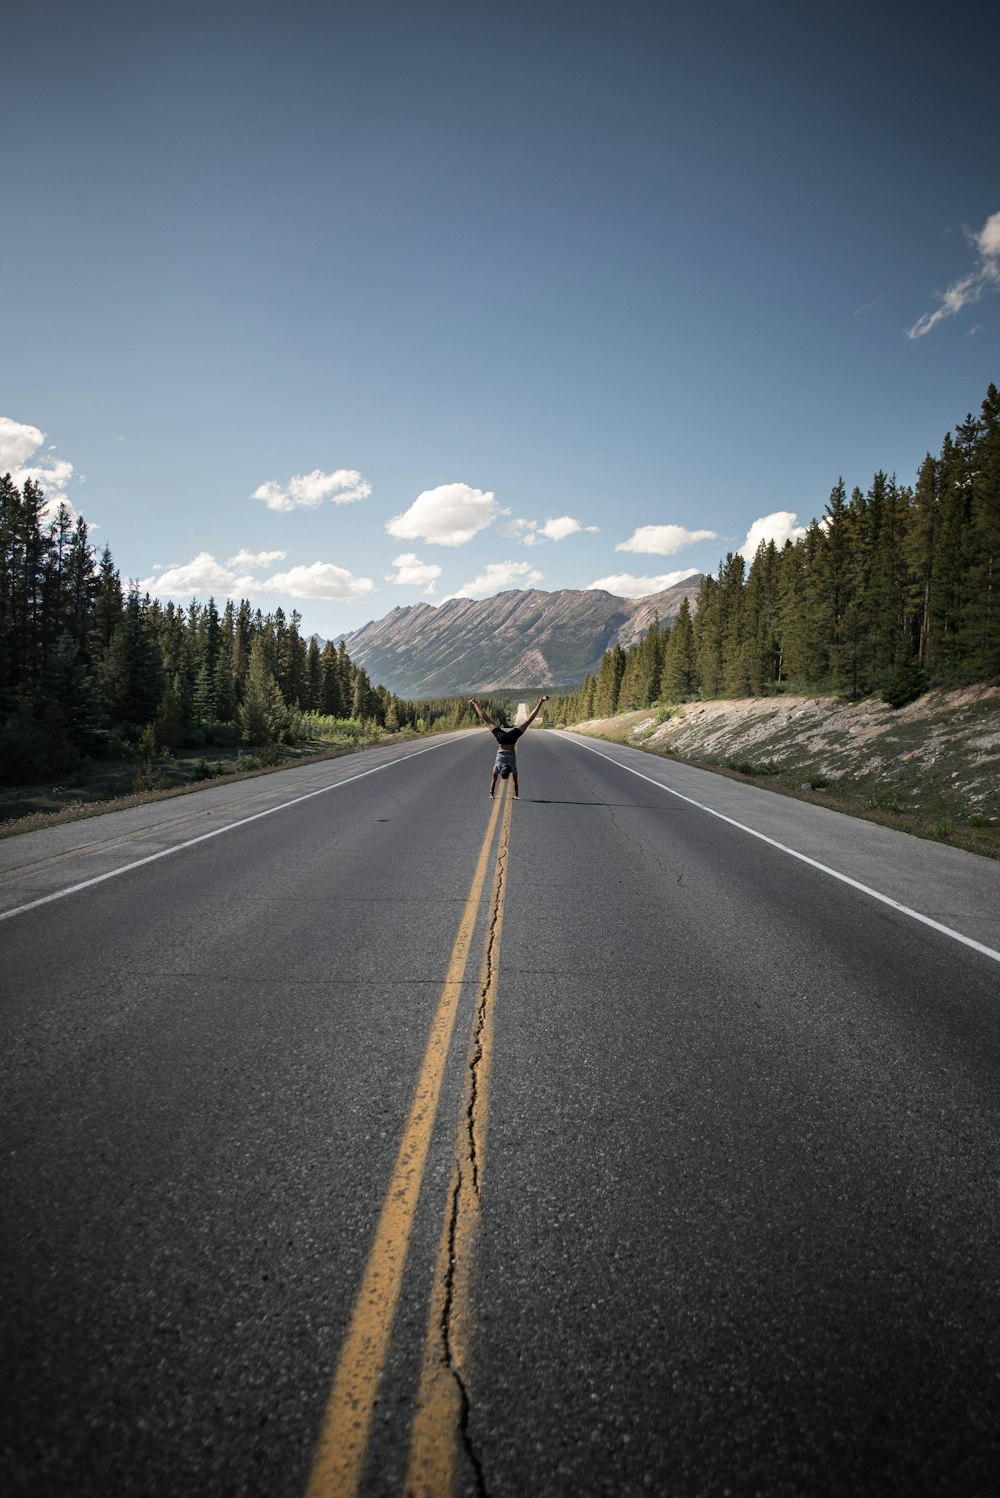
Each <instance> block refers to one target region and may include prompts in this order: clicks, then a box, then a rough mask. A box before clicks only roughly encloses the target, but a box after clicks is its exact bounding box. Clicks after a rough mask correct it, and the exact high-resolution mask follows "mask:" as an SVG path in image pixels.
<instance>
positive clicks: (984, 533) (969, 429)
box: [0, 385, 1000, 783]
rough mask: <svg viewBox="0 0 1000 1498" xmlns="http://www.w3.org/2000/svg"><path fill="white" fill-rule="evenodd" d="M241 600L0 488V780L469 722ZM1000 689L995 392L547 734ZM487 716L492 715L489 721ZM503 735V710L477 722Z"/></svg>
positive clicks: (840, 488)
mask: <svg viewBox="0 0 1000 1498" xmlns="http://www.w3.org/2000/svg"><path fill="white" fill-rule="evenodd" d="M301 622H302V621H301V616H300V615H299V614H298V612H293V613H292V614H291V617H290V618H289V617H286V615H285V613H284V612H283V610H282V609H280V608H278V609H276V610H275V611H274V612H273V613H271V614H267V615H264V614H262V613H261V611H260V609H259V608H258V609H255V608H253V607H252V606H251V604H250V603H249V602H248V601H247V600H246V599H243V600H241V601H240V602H239V603H235V602H234V601H233V600H228V601H227V602H226V603H225V604H224V606H223V608H222V609H221V611H220V610H219V609H218V608H217V606H216V604H215V602H214V601H213V600H209V602H208V603H207V604H200V603H198V602H192V603H190V604H188V605H187V606H183V605H177V604H175V603H173V602H172V601H171V602H167V603H166V604H164V603H161V602H160V601H159V600H157V599H155V598H151V597H150V596H149V595H148V594H146V595H144V596H141V595H140V594H139V591H138V589H137V588H136V587H135V586H123V584H122V580H121V578H120V576H119V573H118V571H117V570H116V568H115V565H114V561H113V558H112V556H111V553H110V550H109V549H108V548H107V547H105V548H104V549H103V551H101V552H100V553H98V551H97V549H96V548H95V547H94V546H93V545H92V544H91V542H90V539H89V535H88V528H87V523H86V521H85V520H84V519H83V518H82V517H77V518H74V517H73V515H72V514H71V512H70V511H69V510H68V508H67V507H66V506H65V505H60V507H59V509H58V511H57V513H56V514H55V516H54V517H53V518H51V519H49V518H46V505H45V495H44V493H43V491H42V489H41V488H40V487H39V485H38V484H37V483H35V482H34V481H33V480H31V479H26V480H25V482H24V484H23V485H22V486H21V487H19V486H18V485H17V484H16V483H15V482H14V481H13V479H12V477H11V476H10V475H9V474H8V475H7V476H6V477H4V478H0V775H2V778H3V779H5V780H7V781H8V782H10V783H16V782H19V781H25V780H27V779H30V778H31V777H33V776H38V775H39V774H59V773H62V772H63V771H64V770H67V769H71V768H72V767H73V766H74V764H76V763H78V762H79V761H80V759H81V757H84V756H87V757H95V758H100V757H102V756H105V757H111V756H115V755H119V756H121V755H128V754H130V753H131V754H133V755H141V756H144V757H146V758H149V757H151V756H152V755H153V754H154V753H157V752H160V751H164V750H165V751H171V750H173V749H175V748H182V747H187V748H197V747H199V746H201V745H210V744H218V745H230V746H232V745H235V744H247V745H254V746H274V745H276V744H278V743H279V742H282V741H284V742H293V741H295V740H296V739H308V738H314V737H323V736H324V734H325V735H326V736H332V735H333V731H334V729H335V728H337V727H338V726H339V727H340V729H342V730H343V731H344V732H345V733H347V734H351V733H353V734H355V735H359V734H363V733H365V732H374V731H379V732H385V731H389V732H392V731H396V730H401V729H407V728H409V729H413V730H416V731H418V732H420V731H423V730H425V729H427V728H431V727H447V728H452V727H459V726H462V725H465V724H472V723H474V722H476V721H477V720H476V719H475V718H474V717H473V716H472V712H471V709H470V708H468V706H467V704H466V703H465V702H462V701H457V700H455V699H441V700H439V701H423V702H410V701H403V700H401V699H399V698H398V697H396V696H395V695H393V694H392V693H390V692H388V691H387V690H386V689H385V688H384V687H382V686H379V685H377V684H374V683H372V682H371V680H370V679H369V677H368V675H367V673H366V672H365V670H364V669H363V668H362V667H360V666H357V665H355V664H354V663H353V662H352V661H351V660H350V658H349V657H348V655H347V652H346V650H345V648H344V645H343V642H341V644H340V645H339V646H337V645H335V644H334V643H333V642H327V643H326V644H325V645H324V646H323V647H322V648H320V646H319V643H318V642H317V640H316V639H315V638H305V637H303V635H302V634H301V632H300V626H301ZM997 680H1000V392H998V390H997V388H996V386H995V385H990V387H989V389H988V391H987V394H986V398H985V400H984V401H983V404H982V409H981V413H980V414H979V415H978V416H971V415H970V416H968V417H967V418H966V420H965V421H964V422H963V423H962V424H961V425H960V426H958V427H957V428H956V429H955V431H954V433H949V435H948V436H947V437H946V438H945V440H944V443H943V445H942V447H941V451H940V453H939V455H938V456H937V457H934V456H932V455H931V454H928V455H927V457H926V458H925V459H924V461H923V463H922V464H921V465H920V469H919V472H918V473H917V476H916V480H915V482H914V484H913V485H912V486H906V485H902V484H900V483H899V482H898V481H897V479H896V478H895V477H890V476H888V475H887V474H885V473H882V472H879V473H876V474H875V476H874V478H873V480H872V482H871V485H870V487H869V488H868V489H867V490H864V491H862V490H861V489H860V488H855V489H854V490H853V492H852V493H851V494H850V495H848V493H847V490H846V488H845V485H844V483H843V481H840V482H838V483H837V484H836V485H835V486H834V488H833V490H832V492H831V494H830V497H829V500H828V501H827V504H826V507H825V510H824V513H823V515H822V516H821V517H820V518H819V519H814V520H813V521H812V522H811V524H810V525H809V526H808V527H807V529H806V531H805V534H804V535H803V536H802V537H801V538H800V539H798V540H796V541H794V542H792V541H789V542H787V543H786V544H785V545H784V547H783V548H782V549H780V550H779V549H778V548H777V547H776V546H775V544H774V542H773V541H771V542H767V543H765V544H762V545H761V546H760V547H759V548H758V551H757V553H756V555H755V556H754V557H752V558H750V559H749V567H748V566H747V559H746V558H744V557H743V556H741V555H740V554H738V553H736V554H732V553H730V554H729V555H727V556H726V557H725V559H724V560H723V561H722V563H721V564H720V567H719V571H718V575H717V576H714V577H704V578H703V579H702V582H701V585H700V590H699V593H698V596H697V600H696V606H695V607H694V608H689V607H688V605H687V603H686V602H685V604H684V605H683V606H682V608H681V610H680V612H679V613H678V615H677V618H676V619H675V620H674V621H673V622H672V624H669V623H666V622H664V623H662V624H661V623H656V624H654V625H653V627H652V628H651V629H650V630H649V631H648V632H647V633H646V634H645V635H644V637H643V638H642V639H641V640H639V641H638V642H637V643H636V644H635V645H633V646H631V647H630V648H629V649H624V648H622V647H621V646H616V647H614V648H613V649H611V650H609V651H607V652H606V653H605V655H604V657H603V659H602V661H601V663H600V667H599V669H598V670H597V671H596V673H595V674H594V675H591V676H588V677H587V678H586V680H585V681H584V683H583V684H582V686H581V687H580V688H579V690H577V691H575V692H572V693H569V694H565V695H563V696H561V697H558V698H553V700H552V701H551V702H550V703H549V705H548V711H547V717H548V721H549V722H550V723H551V722H555V723H571V722H576V721H580V720H583V719H587V718H592V717H606V716H610V715H611V714H613V713H615V712H620V711H623V710H626V709H631V708H641V707H645V706H649V705H651V704H653V703H655V702H680V701H685V700H690V699H692V698H698V697H705V698H708V697H743V696H747V695H760V694H766V693H773V692H776V691H781V690H783V689H784V690H795V691H807V692H817V693H833V694H839V695H844V696H849V697H861V696H865V695H868V694H871V693H873V692H879V693H881V694H882V695H883V696H884V697H885V699H886V701H889V702H894V703H902V702H905V701H908V700H912V698H913V697H915V696H916V695H919V693H920V692H921V691H923V690H925V689H926V687H928V686H931V685H939V684H947V685H950V684H960V683H967V682H975V681H987V682H992V681H997ZM487 706H488V709H489V706H490V705H489V704H487ZM492 711H493V714H494V716H497V717H502V716H503V712H504V704H503V703H502V702H501V703H499V704H493V705H492Z"/></svg>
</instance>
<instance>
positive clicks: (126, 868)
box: [0, 739, 451, 921]
mask: <svg viewBox="0 0 1000 1498" xmlns="http://www.w3.org/2000/svg"><path fill="white" fill-rule="evenodd" d="M445 743H451V740H450V739H449V740H446V741H445ZM443 747H444V744H443V743H437V744H428V745H427V747H426V749H415V750H414V751H413V753H412V754H402V755H400V757H399V759H391V760H390V761H389V762H388V764H385V765H373V766H372V768H371V769H370V770H362V771H361V772H360V774H358V775H349V776H348V777H347V779H346V780H333V781H331V782H330V784H329V785H321V786H320V787H319V790H316V791H306V793H305V795H304V796H295V797H293V799H292V800H291V801H282V802H281V804H280V805H279V806H268V807H266V808H265V810H264V811H255V812H254V813H253V815H252V816H249V817H241V818H240V820H239V821H238V822H227V824H226V826H225V827H215V828H213V829H212V831H211V832H201V833H199V834H198V836H197V837H190V838H188V839H187V840H186V842H183V843H175V844H174V846H173V847H172V848H161V849H160V851H159V853H150V854H148V855H147V856H146V857H145V858H137V859H136V860H135V861H134V862H133V863H123V864H122V866H121V868H118V869H109V870H108V872H107V873H106V874H97V875H95V877H94V878H93V879H84V880H83V882H82V883H80V884H70V885H68V886H67V887H66V889H57V890H56V891H55V892H54V893H53V894H51V895H42V896H41V897H40V898H39V899H37V900H30V901H29V902H28V904H27V905H15V907H14V909H13V910H3V911H0V921H9V920H10V919H11V917H12V916H15V915H23V914H24V912H25V911H26V910H37V909H38V907H39V905H51V904H52V902H53V900H62V899H65V897H66V896H67V895H75V894H78V893H79V892H80V890H82V889H90V888H91V887H92V886H93V885H95V884H103V883H104V881H105V880H106V879H117V878H118V875H119V874H128V873H130V872H131V871H132V869H141V868H142V866H143V864H147V863H156V861H157V859H160V858H169V857H170V855H171V853H180V852H182V851H183V850H184V849H185V848H193V847H195V845H196V844H197V843H207V842H208V840H209V838H212V837H221V836H222V834H223V833H224V832H234V831H235V830H236V828H237V827H246V826H247V824H248V823H249V822H258V821H260V819H261V817H269V816H272V815H273V813H274V812H276V811H286V810H287V809H288V807H289V806H298V805H299V803H300V802H302V801H311V800H312V798H313V796H322V795H323V794H324V793H325V792H326V791H338V790H340V788H341V786H344V785H352V784H353V782H354V781H355V780H364V778H365V776H366V775H377V774H378V772H379V770H392V769H394V768H395V767H396V765H403V764H406V763H407V761H408V760H411V759H416V758H417V756H418V755H420V754H429V753H430V752H431V750H432V749H441V748H443ZM153 830H155V829H153Z"/></svg>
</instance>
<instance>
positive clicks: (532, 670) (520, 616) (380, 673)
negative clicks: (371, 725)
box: [344, 575, 701, 697]
mask: <svg viewBox="0 0 1000 1498" xmlns="http://www.w3.org/2000/svg"><path fill="white" fill-rule="evenodd" d="M700 582H701V577H700V575H695V576H694V577H690V578H688V579H687V581H686V582H683V583H678V584H676V585H675V586H674V587H672V588H667V589H666V590H665V591H664V592H662V593H655V594H653V595H652V596H651V597H649V598H616V597H615V596H614V595H613V594H611V593H605V592H602V591H601V590H600V589H588V590H587V591H586V592H582V591H577V590H574V589H569V588H566V589H563V590H562V591H561V592H557V593H546V592H542V591H540V590H538V589H531V590H525V591H515V592H509V593H498V594H497V595H496V596H495V597H493V598H483V599H472V598H452V599H450V600H449V601H448V602H447V603H442V604H439V605H438V607H437V608H434V607H432V606H431V605H430V604H427V603H418V604H413V605H411V606H410V607H409V608H396V609H393V610H392V613H391V614H386V615H385V617H384V618H382V619H376V620H372V621H371V622H370V623H368V624H365V625H363V626H362V628H361V629H357V630H355V631H354V632H353V633H352V634H349V635H345V636H344V640H345V643H346V646H347V652H348V654H349V655H350V657H351V660H352V661H355V662H356V663H357V664H358V665H361V666H364V668H365V670H366V671H367V672H368V674H369V676H370V677H371V679H372V680H373V681H377V682H381V683H382V685H383V686H386V687H388V688H389V690H390V691H391V692H395V693H397V695H399V696H400V697H452V696H458V695H461V694H464V693H466V692H487V691H502V690H510V691H529V690H531V689H533V688H540V689H545V688H549V689H552V690H556V691H558V690H562V689H566V688H570V687H574V686H577V685H579V683H580V682H582V681H583V678H584V676H586V674H587V672H588V671H595V670H596V669H597V667H598V665H599V664H600V660H601V656H602V655H603V654H604V652H605V650H607V649H609V647H611V646H612V645H615V644H621V645H626V646H627V645H630V644H632V643H633V642H634V641H635V640H637V639H639V638H640V636H641V635H643V634H644V633H645V632H646V630H647V629H648V628H649V626H650V624H651V623H652V621H653V618H654V617H656V616H657V615H658V616H659V618H660V619H662V620H664V621H666V620H668V619H673V618H674V617H675V615H676V613H677V610H678V609H679V608H680V606H681V601H682V599H684V598H688V599H689V600H690V603H691V606H692V608H693V607H694V603H695V600H696V598H697V596H698V585H699V583H700Z"/></svg>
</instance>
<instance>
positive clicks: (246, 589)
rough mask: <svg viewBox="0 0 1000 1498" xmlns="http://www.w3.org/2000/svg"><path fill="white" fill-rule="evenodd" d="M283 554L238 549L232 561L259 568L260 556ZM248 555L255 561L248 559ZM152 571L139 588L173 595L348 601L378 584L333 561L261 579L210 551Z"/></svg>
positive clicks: (163, 594) (282, 553)
mask: <svg viewBox="0 0 1000 1498" xmlns="http://www.w3.org/2000/svg"><path fill="white" fill-rule="evenodd" d="M284 555H285V553H284V552H283V551H281V552H274V553H268V552H258V553H257V557H256V558H254V557H253V553H252V552H239V553H238V554H237V556H235V557H234V558H233V559H232V561H233V564H236V563H242V565H245V566H247V565H248V566H254V567H257V566H261V565H263V564H262V563H261V561H260V558H261V557H267V558H269V559H270V560H275V559H277V558H279V557H283V556H284ZM248 558H251V559H252V560H250V561H248V560H247V559H248ZM153 572H154V574H158V575H155V576H151V577H147V578H144V579H143V580H142V582H140V583H139V591H140V592H143V593H145V592H149V593H155V594H156V595H157V596H159V597H173V598H191V597H195V596H198V595H201V596H208V595H209V594H214V595H215V596H216V597H219V596H231V595H233V594H237V593H238V594H241V595H251V596H252V595H255V594H258V593H287V594H288V595H289V597H291V598H332V599H335V600H337V601H338V602H346V601H347V600H348V599H351V598H361V597H362V596H363V595H364V594H365V593H370V592H371V590H372V589H373V588H374V586H375V584H374V583H373V582H372V580H371V578H370V577H355V576H354V575H353V574H352V573H350V572H347V571H346V570H345V569H344V568H343V567H335V566H334V565H333V563H332V562H313V564H312V566H310V567H291V568H289V570H288V571H287V572H275V573H274V574H273V575H272V576H271V577H267V578H263V579H261V578H258V577H252V576H251V575H250V574H249V573H241V572H239V571H237V570H236V566H235V565H228V566H227V565H225V564H224V563H222V562H217V561H216V559H215V557H213V556H212V554H211V552H209V551H200V552H199V553H198V555H197V556H196V557H195V558H194V560H193V561H191V562H188V563H186V564H185V565H184V566H183V567H168V568H167V570H166V571H165V572H163V571H159V569H158V568H156V567H154V568H153Z"/></svg>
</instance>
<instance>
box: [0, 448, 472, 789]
mask: <svg viewBox="0 0 1000 1498" xmlns="http://www.w3.org/2000/svg"><path fill="white" fill-rule="evenodd" d="M44 506H45V496H44V492H43V490H42V488H41V487H40V485H38V484H37V483H35V482H34V481H33V480H31V479H27V480H26V481H25V483H24V485H23V487H21V488H18V486H17V485H16V484H15V483H14V482H13V480H12V478H11V476H10V475H9V474H8V475H6V477H3V478H0V777H2V778H3V779H6V780H9V781H22V780H27V779H31V778H33V777H35V776H39V775H44V774H57V773H61V772H63V771H65V770H67V769H70V768H72V767H74V766H75V765H76V764H77V763H78V762H79V759H80V757H81V756H82V755H96V756H102V755H106V756H120V755H128V754H133V753H141V754H142V755H143V756H145V757H149V756H151V755H152V754H154V753H156V752H159V751H163V750H171V751H172V750H174V749H177V748H185V747H186V748H199V747H201V746H202V745H205V744H216V745H220V746H224V745H233V744H237V743H246V744H251V745H255V746H263V745H274V744H277V743H278V742H280V741H282V740H285V741H292V740H295V739H302V738H308V737H314V736H315V737H331V736H336V735H337V731H338V730H340V732H341V734H342V736H345V737H357V736H359V734H361V733H364V732H374V731H388V732H393V731H397V730H401V729H411V730H415V731H417V732H422V731H424V730H425V729H430V728H453V727H459V726H462V725H467V724H471V723H473V722H476V721H478V720H477V719H475V717H474V714H473V712H472V709H471V708H470V707H469V706H468V703H466V702H463V701H459V700H456V699H445V698H436V699H431V700H428V701H424V702H411V701H405V700H402V699H400V698H399V697H397V696H396V695H395V694H394V693H392V692H389V691H387V690H386V688H385V687H382V686H378V685H374V684H373V683H372V681H371V680H370V678H369V676H368V673H367V672H366V671H365V670H364V668H363V667H362V666H359V665H356V664H355V663H354V662H353V661H352V660H351V659H350V657H349V656H348V654H347V651H346V649H345V647H344V643H343V641H341V642H340V644H339V645H335V644H334V643H333V642H332V641H328V642H327V643H326V644H325V645H324V646H323V647H322V649H321V648H320V647H319V644H318V642H317V641H316V640H315V639H304V638H303V636H302V634H301V632H300V626H301V622H302V620H301V616H300V615H299V613H298V612H297V611H293V613H292V615H291V617H290V618H288V617H287V616H286V615H285V613H284V611H283V610H282V609H280V608H278V609H275V611H274V613H273V614H267V615H264V614H262V613H261V611H260V609H254V608H252V607H251V605H250V603H249V602H248V600H247V599H243V600H241V602H240V603H238V604H236V603H234V602H233V601H232V600H231V599H230V600H228V601H227V602H226V604H225V606H224V608H223V610H222V612H221V613H220V612H219V610H218V608H217V607H216V605H215V602H214V600H212V599H210V600H209V602H208V603H207V604H199V603H197V602H192V603H191V604H189V605H188V606H187V607H184V606H178V605H176V604H174V603H173V602H169V603H167V604H161V603H160V601H159V600H158V599H155V598H151V597H150V596H149V595H148V594H146V595H145V596H141V595H140V594H139V591H138V589H137V588H136V587H135V586H131V587H127V588H125V587H123V586H122V582H121V578H120V576H119V574H118V572H117V570H116V568H115V566H114V562H113V559H112V556H111V552H110V550H109V548H108V547H105V548H104V550H103V552H101V554H100V555H99V556H98V554H97V552H96V550H95V548H94V547H93V546H92V545H91V543H90V540H89V537H88V530H87V524H86V521H85V520H84V519H83V518H82V517H78V518H77V519H76V520H75V521H74V520H73V518H72V516H71V514H70V512H69V510H68V509H67V507H66V506H65V505H62V504H61V505H60V506H59V509H58V511H57V513H56V516H55V518H54V520H52V521H50V522H47V521H46V520H45V518H44V513H43V512H44Z"/></svg>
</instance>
